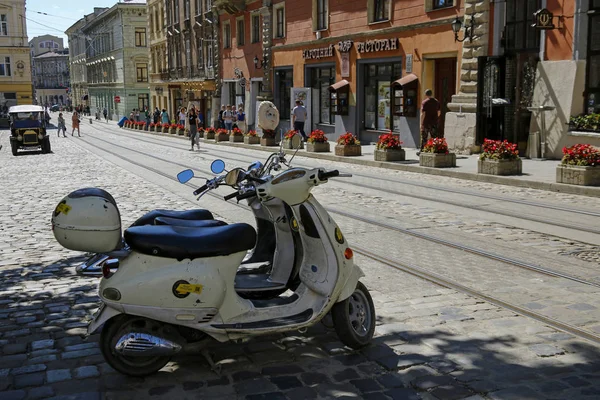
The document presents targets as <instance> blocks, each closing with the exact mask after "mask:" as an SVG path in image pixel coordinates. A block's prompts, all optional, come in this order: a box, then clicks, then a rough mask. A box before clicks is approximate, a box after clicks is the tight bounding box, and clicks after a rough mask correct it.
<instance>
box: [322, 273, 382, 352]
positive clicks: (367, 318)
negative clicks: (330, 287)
mask: <svg viewBox="0 0 600 400" xmlns="http://www.w3.org/2000/svg"><path fill="white" fill-rule="evenodd" d="M331 317H332V319H333V326H334V328H335V332H336V333H337V335H338V337H339V338H340V340H341V341H342V343H344V344H345V345H346V346H348V347H351V348H353V349H360V348H362V347H365V346H366V345H368V344H369V343H370V342H371V339H372V338H373V334H374V333H375V306H374V305H373V299H372V298H371V294H370V293H369V290H368V289H367V288H366V287H365V285H363V284H362V282H358V283H357V285H356V289H354V293H352V295H350V297H348V298H347V299H346V300H344V301H341V302H339V303H336V304H335V305H334V306H333V307H332V309H331Z"/></svg>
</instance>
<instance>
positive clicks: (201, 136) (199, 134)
mask: <svg viewBox="0 0 600 400" xmlns="http://www.w3.org/2000/svg"><path fill="white" fill-rule="evenodd" d="M197 137H198V139H200V138H203V137H204V131H203V130H202V129H199V130H198V136H197Z"/></svg>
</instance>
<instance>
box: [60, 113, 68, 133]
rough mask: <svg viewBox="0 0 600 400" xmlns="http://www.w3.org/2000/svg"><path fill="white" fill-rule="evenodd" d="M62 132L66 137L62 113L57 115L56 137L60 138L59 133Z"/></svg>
mask: <svg viewBox="0 0 600 400" xmlns="http://www.w3.org/2000/svg"><path fill="white" fill-rule="evenodd" d="M61 129H62V131H63V136H64V137H67V135H66V133H67V126H66V125H65V119H64V118H63V115H62V113H59V114H58V137H60V131H61Z"/></svg>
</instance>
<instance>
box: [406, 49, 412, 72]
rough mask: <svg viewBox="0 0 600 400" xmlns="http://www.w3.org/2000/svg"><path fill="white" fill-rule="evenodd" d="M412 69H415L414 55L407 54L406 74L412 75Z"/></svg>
mask: <svg viewBox="0 0 600 400" xmlns="http://www.w3.org/2000/svg"><path fill="white" fill-rule="evenodd" d="M412 68H413V55H412V54H407V55H406V73H407V74H410V73H411V72H412Z"/></svg>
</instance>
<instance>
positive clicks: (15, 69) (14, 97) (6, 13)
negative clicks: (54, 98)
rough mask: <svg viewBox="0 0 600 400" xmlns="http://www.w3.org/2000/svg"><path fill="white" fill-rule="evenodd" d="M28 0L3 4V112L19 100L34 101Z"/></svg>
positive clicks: (0, 17)
mask: <svg viewBox="0 0 600 400" xmlns="http://www.w3.org/2000/svg"><path fill="white" fill-rule="evenodd" d="M24 15H25V1H21V0H10V1H5V2H3V3H2V4H0V112H1V113H2V114H5V113H6V112H7V111H8V107H11V106H13V105H18V104H32V102H33V85H32V82H31V55H30V53H29V45H28V43H27V24H26V20H25V18H24Z"/></svg>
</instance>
